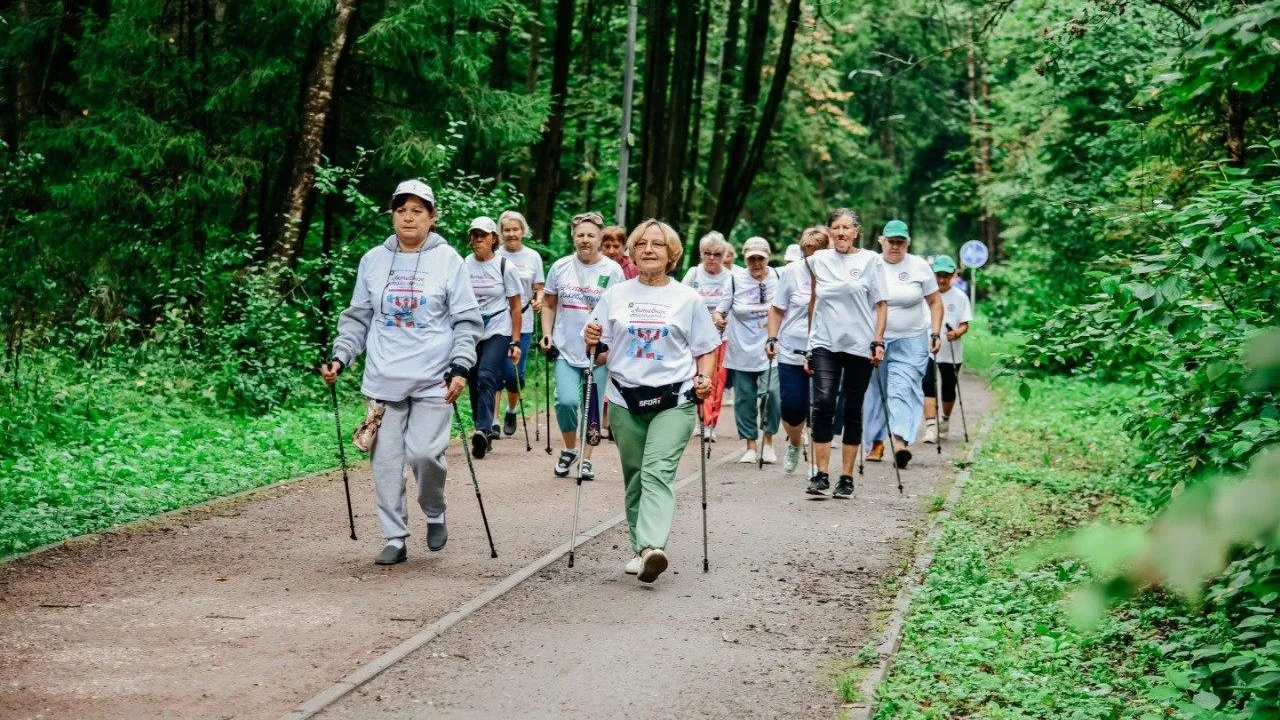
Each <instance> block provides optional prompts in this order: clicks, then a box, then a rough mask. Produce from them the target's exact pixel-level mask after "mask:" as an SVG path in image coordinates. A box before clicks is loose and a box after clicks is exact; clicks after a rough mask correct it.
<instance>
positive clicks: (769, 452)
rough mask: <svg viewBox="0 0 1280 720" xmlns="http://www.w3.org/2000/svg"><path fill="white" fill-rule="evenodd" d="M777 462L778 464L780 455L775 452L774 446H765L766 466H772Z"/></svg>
mask: <svg viewBox="0 0 1280 720" xmlns="http://www.w3.org/2000/svg"><path fill="white" fill-rule="evenodd" d="M776 462H778V453H777V452H776V451H774V449H773V446H772V445H765V446H764V464H765V465H772V464H774V463H776Z"/></svg>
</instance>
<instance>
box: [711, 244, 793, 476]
mask: <svg viewBox="0 0 1280 720" xmlns="http://www.w3.org/2000/svg"><path fill="white" fill-rule="evenodd" d="M742 257H743V259H744V260H745V261H746V263H747V267H746V268H744V269H739V270H735V271H734V272H733V276H732V278H731V279H730V281H729V294H728V295H726V296H725V297H724V299H722V300H721V301H720V304H719V305H718V306H717V307H716V313H715V323H716V327H717V328H718V329H719V330H720V331H721V332H724V333H725V338H726V339H727V340H728V342H727V345H728V346H729V347H728V350H726V351H725V354H724V366H725V367H726V368H728V369H729V370H732V371H733V419H734V424H736V425H737V427H738V437H739V438H741V439H743V440H746V441H747V450H746V452H744V453H743V454H742V457H741V458H739V459H738V462H740V463H755V462H757V461H762V462H764V463H775V462H777V461H778V455H777V453H776V451H775V450H774V449H773V436H774V435H775V434H777V432H778V414H779V413H778V405H779V400H778V373H777V368H776V367H773V364H774V363H773V358H771V357H768V356H766V355H765V349H764V341H765V339H766V338H767V337H768V330H767V326H768V323H769V307H770V305H772V303H773V297H774V291H775V290H776V289H777V287H778V271H777V270H774V269H773V268H771V267H769V242H768V241H767V240H765V239H764V238H762V237H753V238H748V239H747V241H746V242H745V243H743V244H742ZM761 397H763V398H764V408H763V412H759V413H758V412H757V408H756V403H757V402H758V401H759V399H760V398H761ZM758 416H762V417H760V418H759V419H757V417H758ZM760 422H763V423H764V428H763V430H764V441H763V443H762V447H760V448H757V447H756V438H757V437H759V433H760V430H761V428H760V427H759V423H760ZM757 452H758V453H760V454H759V455H758V456H757V455H756V453H757Z"/></svg>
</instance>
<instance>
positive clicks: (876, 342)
mask: <svg viewBox="0 0 1280 720" xmlns="http://www.w3.org/2000/svg"><path fill="white" fill-rule="evenodd" d="M883 347H884V343H883V342H881V341H879V340H872V341H871V349H872V350H875V349H876V348H883Z"/></svg>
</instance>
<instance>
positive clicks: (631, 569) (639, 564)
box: [622, 555, 644, 575]
mask: <svg viewBox="0 0 1280 720" xmlns="http://www.w3.org/2000/svg"><path fill="white" fill-rule="evenodd" d="M643 567H644V561H643V560H641V559H640V556H639V555H637V556H635V557H633V558H631V559H630V560H628V561H627V566H626V567H624V568H622V572H624V573H626V574H628V575H639V574H640V570H641V569H642V568H643Z"/></svg>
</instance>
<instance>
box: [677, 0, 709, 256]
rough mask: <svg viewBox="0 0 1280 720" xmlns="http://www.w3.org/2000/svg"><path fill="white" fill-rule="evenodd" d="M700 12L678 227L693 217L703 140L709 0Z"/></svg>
mask: <svg viewBox="0 0 1280 720" xmlns="http://www.w3.org/2000/svg"><path fill="white" fill-rule="evenodd" d="M699 12H700V13H701V15H700V17H699V28H698V69H697V70H696V71H695V72H694V77H695V81H694V82H695V84H694V87H693V107H692V108H690V114H691V115H692V116H693V126H692V127H690V128H689V150H688V153H687V154H686V161H685V167H684V200H683V201H682V202H681V203H680V213H679V216H678V222H679V223H680V227H687V226H688V224H689V221H690V220H691V219H692V217H693V212H694V190H695V189H696V188H697V187H698V182H697V178H698V160H699V158H700V156H699V153H698V150H699V147H700V146H701V144H702V106H703V103H702V90H703V86H704V85H705V80H706V73H707V35H708V34H709V33H710V29H711V0H702V7H701V9H700V10H699ZM695 234H696V233H693V232H690V233H688V235H689V236H690V237H689V238H688V241H689V242H690V243H693V242H696V240H694V239H693V236H694V235H695Z"/></svg>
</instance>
